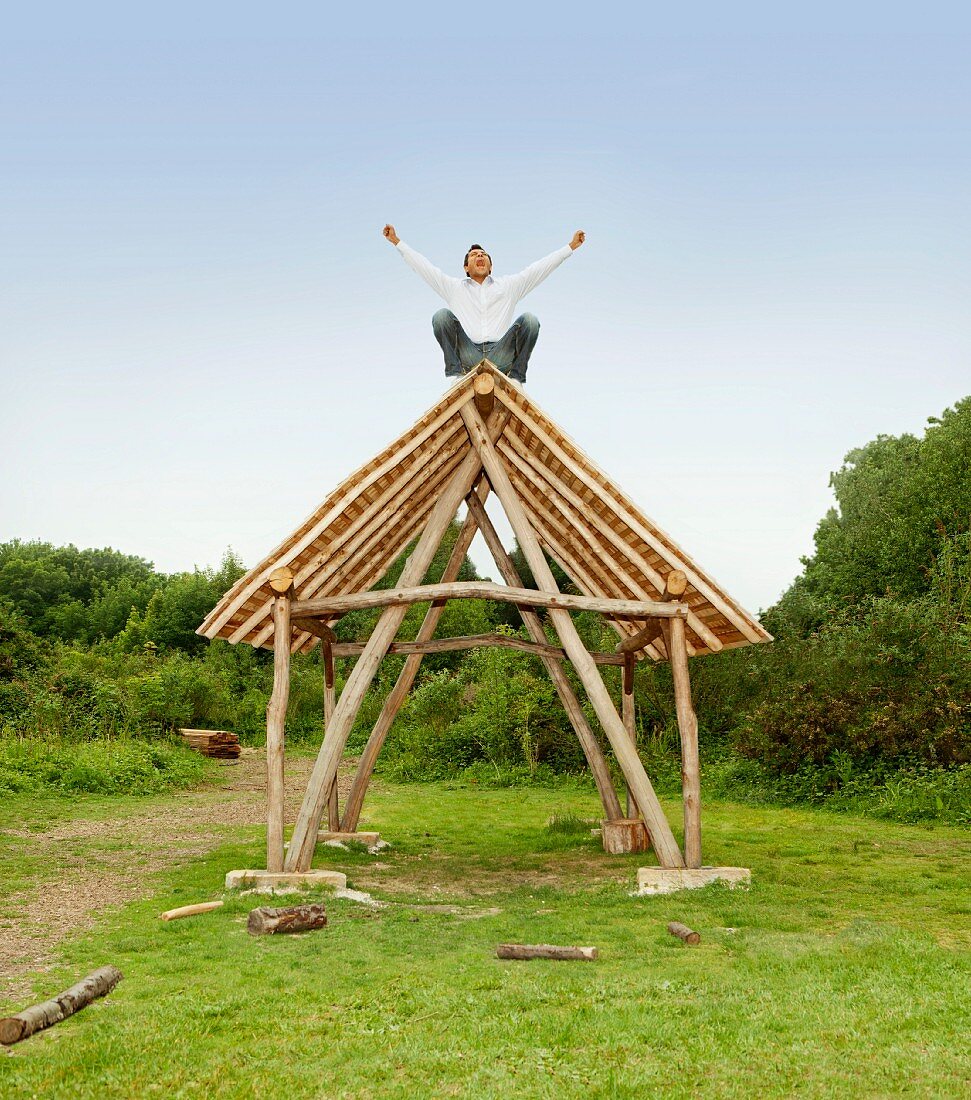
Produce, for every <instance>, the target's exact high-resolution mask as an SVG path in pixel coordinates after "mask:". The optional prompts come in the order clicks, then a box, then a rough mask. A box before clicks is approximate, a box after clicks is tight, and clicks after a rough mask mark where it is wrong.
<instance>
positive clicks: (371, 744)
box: [340, 378, 492, 833]
mask: <svg viewBox="0 0 971 1100" xmlns="http://www.w3.org/2000/svg"><path fill="white" fill-rule="evenodd" d="M489 380H490V382H491V381H492V379H491V378H490V379H489ZM480 492H481V493H482V494H483V495H486V494H488V492H489V486H488V484H487V483H486V482H485V479H480V485H479V488H478V489H474V490H473V491H472V492H471V493H470V494H469V496H470V498H471V497H475V499H476V500H478V499H479V498H478V496H477V495H476V494H477V493H480ZM477 529H478V528H477V525H476V521H475V517H474V516H473V515H472V513H471V511H470V512H469V514H468V515H467V516H466V517H465V520H464V522H463V523H462V527H461V530H460V531H459V536H458V538H457V539H456V540H455V545H454V546H453V547H452V552H451V553H450V554H449V557H448V561H447V562H446V564H445V572H444V573H443V574H442V581H443V582H444V583H446V584H450V583H451V582H452V581H454V580H456V579H457V577H458V575H459V572H460V571H461V569H462V565H463V563H464V562H465V555H466V554H467V553H468V550H469V547H470V546H471V545H472V540H473V539H474V538H475V532H476V530H477ZM444 610H445V602H444V600H442V601H438V602H433V603H432V604H431V606H430V607H429V608H428V610H427V611H426V612H425V618H424V620H423V621H422V624H421V626H420V627H419V629H418V635H417V637H416V639H415V640H416V641H418V642H426V641H431V639H432V638H433V637H434V634H435V631H436V629H437V628H438V621H439V619H441V617H442V612H443V611H444ZM423 656H424V655H423V654H421V653H412V654H410V655H409V657H408V659H407V660H406V661H405V663H404V667H403V668H402V670H401V672H399V673H398V679H397V680H396V681H395V685H394V687H393V688H392V689H391V691H390V692H389V694H388V697H387V699H385V701H384V705H383V706H382V707H381V713H380V714H379V715H378V720H377V721H376V722H375V723H374V729H372V730H371V735H370V737H368V739H367V744H366V745H365V746H364V751H363V752H362V753H361V759H360V760H359V761H358V764H357V770H356V771H355V773H354V780H353V782H352V783H351V789H350V792H349V793H348V796H347V805H346V806H345V807H344V816H343V818H342V819H341V823H340V831H341V832H344V833H353V832H356V831H357V824H358V822H359V821H360V819H361V809H362V808H363V806H364V796H365V795H366V794H367V789H368V784H369V783H370V782H371V776H372V775H373V774H374V766H375V764H376V763H377V760H378V755H379V754H380V752H381V749H382V747H383V745H384V742H385V739H386V738H387V736H388V731H389V730H390V729H391V726H392V724H393V723H394V720H395V718H396V717H397V716H398V711H399V710H400V709H401V706H402V704H403V703H404V701H405V699H407V697H408V692H409V691H411V685H412V684H413V683H414V682H415V677H416V676H417V675H418V669H419V668H420V667H421V662H422V657H423Z"/></svg>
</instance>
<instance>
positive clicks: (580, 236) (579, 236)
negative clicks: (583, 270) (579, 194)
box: [384, 226, 587, 252]
mask: <svg viewBox="0 0 971 1100" xmlns="http://www.w3.org/2000/svg"><path fill="white" fill-rule="evenodd" d="M390 228H391V227H390V226H388V229H390ZM392 232H394V230H392ZM384 235H385V236H387V235H388V231H387V229H386V230H385V233H384ZM586 239H587V235H586V233H584V232H583V230H582V229H578V230H577V231H576V233H574V234H573V240H571V241H570V247H571V248H572V249H573V251H574V252H576V250H577V249H578V248H579V247H580V245H581V244H583V242H584V241H585V240H586Z"/></svg>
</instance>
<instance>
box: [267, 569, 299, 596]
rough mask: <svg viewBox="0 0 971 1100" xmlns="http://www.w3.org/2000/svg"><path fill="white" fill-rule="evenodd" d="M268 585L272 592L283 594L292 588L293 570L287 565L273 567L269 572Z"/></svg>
mask: <svg viewBox="0 0 971 1100" xmlns="http://www.w3.org/2000/svg"><path fill="white" fill-rule="evenodd" d="M269 580H270V587H271V588H272V589H273V591H274V592H278V593H279V594H280V595H281V596H285V595H286V594H287V592H289V591H290V589H291V588H293V570H292V569H288V568H287V566H285V565H281V566H280V567H279V569H274V570H273V572H272V573H271V574H270V577H269Z"/></svg>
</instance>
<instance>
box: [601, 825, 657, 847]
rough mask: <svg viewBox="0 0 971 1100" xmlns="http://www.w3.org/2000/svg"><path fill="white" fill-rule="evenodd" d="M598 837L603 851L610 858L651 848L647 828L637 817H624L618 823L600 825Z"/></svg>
mask: <svg viewBox="0 0 971 1100" xmlns="http://www.w3.org/2000/svg"><path fill="white" fill-rule="evenodd" d="M600 836H601V839H602V840H603V846H604V851H605V852H606V853H607V854H608V855H611V856H623V855H628V854H629V853H630V852H646V851H648V849H649V848H650V847H651V837H650V834H649V833H648V831H647V826H646V825H645V824H644V822H643V821H641V819H640V818H639V817H624V818H621V819H620V820H619V821H604V822H602V823H601V827H600Z"/></svg>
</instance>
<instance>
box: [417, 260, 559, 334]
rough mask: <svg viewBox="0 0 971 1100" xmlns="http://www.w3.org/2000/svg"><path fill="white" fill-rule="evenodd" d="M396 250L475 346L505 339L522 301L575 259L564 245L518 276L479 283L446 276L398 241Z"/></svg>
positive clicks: (488, 279) (488, 276) (489, 279)
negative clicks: (439, 296)
mask: <svg viewBox="0 0 971 1100" xmlns="http://www.w3.org/2000/svg"><path fill="white" fill-rule="evenodd" d="M397 248H398V251H399V252H400V253H401V256H402V259H403V260H404V261H405V263H406V264H407V265H408V266H409V267H410V268H412V269H413V270H414V271H417V272H418V274H419V275H420V276H421V277H422V278H423V279H424V280H425V282H426V283H428V285H429V286H430V287H431V288H432V290H434V291H435V293H436V294H439V295H441V297H442V298H444V299H445V302H446V304H447V305H448V308H449V309H450V310H451V311H452V312H453V313H454V314H455V316H456V317H457V318H458V320H459V324H460V325H461V326H462V328H464V329H465V334H466V335H467V336H468V338H469V339H470V340H471V341H472V343H473V344H484V343H486V342H490V343H491V342H492V341H494V340H498V339H500V337H502V336H505V334H506V332H507V331H508V329H509V326H510V325H511V324H512V323H513V321H514V320H515V313H516V306H517V305H518V304H519V302H520V300H521V299H522V298H525V297H526V295H527V294H528V293H529V292H530V291H531V290H532V289H533V288H534V287H537V286H539V284H540V283H541V282H542V281H543V280H544V279H545V278H546V277H547V276H548V275H551V274H552V273H553V272H554V271H555V270H556V269H557V268H558V267H559V266H560V264H561V263H563V261H564V260H565V259H566V258H567V257H568V256H572V255H573V249H572V248H570V246H569V245H568V244H565V245H564V246H563V247H562V248H558V249H557V250H556V251H555V252H551V253H550V254H549V255H548V256H544V257H543V259H542V260H537V261H536V263H534V264H530V265H529V267H527V268H524V269H523V270H522V271H520V272H519V274H518V275H500V276H499V277H498V278H496V279H494V278H493V277H492V276H491V275H487V276H486V278H485V279H484V280H483V281H482V282H481V283H477V282H476V281H475V279H469V278H462V279H460V278H456V277H455V276H454V275H446V274H445V272H444V271H440V270H439V269H438V268H437V267H436V266H435V265H434V264H433V263H430V262H429V261H428V260H426V259H425V257H424V256H422V254H421V253H420V252H416V251H415V250H414V249H413V248H411V247H409V246H408V245H406V244H405V242H404V241H398V245H397Z"/></svg>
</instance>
